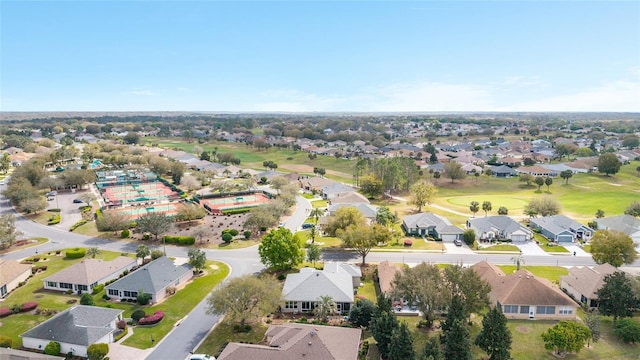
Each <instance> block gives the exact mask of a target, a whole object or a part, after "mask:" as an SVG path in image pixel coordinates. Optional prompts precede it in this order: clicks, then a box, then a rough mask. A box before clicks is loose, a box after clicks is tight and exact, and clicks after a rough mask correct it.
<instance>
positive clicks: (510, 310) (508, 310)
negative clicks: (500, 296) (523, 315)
mask: <svg viewBox="0 0 640 360" xmlns="http://www.w3.org/2000/svg"><path fill="white" fill-rule="evenodd" d="M503 308H504V310H503V312H504V313H505V314H516V313H517V312H518V305H504V307H503Z"/></svg>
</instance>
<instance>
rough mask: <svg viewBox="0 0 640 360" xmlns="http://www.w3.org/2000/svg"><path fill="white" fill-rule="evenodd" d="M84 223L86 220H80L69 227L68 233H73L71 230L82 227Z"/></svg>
mask: <svg viewBox="0 0 640 360" xmlns="http://www.w3.org/2000/svg"><path fill="white" fill-rule="evenodd" d="M86 223H87V220H85V219H82V220H80V221H78V222H77V223H75V224H73V225H71V227H70V228H69V231H73V230H75V229H77V228H79V227H80V226H82V225H84V224H86Z"/></svg>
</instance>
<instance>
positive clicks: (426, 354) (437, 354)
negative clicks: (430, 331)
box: [420, 336, 444, 360]
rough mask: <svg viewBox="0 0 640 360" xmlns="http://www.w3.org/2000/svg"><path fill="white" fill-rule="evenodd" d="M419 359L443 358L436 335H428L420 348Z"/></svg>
mask: <svg viewBox="0 0 640 360" xmlns="http://www.w3.org/2000/svg"><path fill="white" fill-rule="evenodd" d="M420 360H444V358H443V357H442V350H440V341H439V340H438V338H437V337H436V336H430V337H429V338H428V339H427V342H426V343H425V344H424V347H423V348H422V354H421V355H420Z"/></svg>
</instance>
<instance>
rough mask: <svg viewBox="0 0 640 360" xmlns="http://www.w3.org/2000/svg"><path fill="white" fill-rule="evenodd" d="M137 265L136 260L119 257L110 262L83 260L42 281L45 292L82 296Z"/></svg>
mask: <svg viewBox="0 0 640 360" xmlns="http://www.w3.org/2000/svg"><path fill="white" fill-rule="evenodd" d="M137 265H138V261H137V259H134V258H130V257H126V256H119V257H117V258H115V259H113V260H110V261H104V260H98V259H85V260H82V261H80V262H79V263H76V264H74V265H71V266H69V267H68V268H66V269H63V270H60V271H58V272H57V273H55V274H53V275H51V276H47V277H46V278H44V279H42V283H43V285H44V289H45V290H58V291H68V290H71V291H73V292H74V293H77V294H82V293H85V292H89V293H90V292H91V291H92V290H93V288H94V287H95V286H96V285H98V284H104V283H106V282H107V281H109V280H114V279H117V278H118V277H119V276H120V275H121V274H123V273H124V272H125V271H126V272H128V271H131V270H132V269H133V268H134V267H135V266H137Z"/></svg>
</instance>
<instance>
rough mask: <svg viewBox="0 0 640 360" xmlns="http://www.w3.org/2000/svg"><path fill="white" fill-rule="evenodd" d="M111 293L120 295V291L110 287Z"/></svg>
mask: <svg viewBox="0 0 640 360" xmlns="http://www.w3.org/2000/svg"><path fill="white" fill-rule="evenodd" d="M109 295H112V296H120V292H119V291H118V290H116V289H109Z"/></svg>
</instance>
